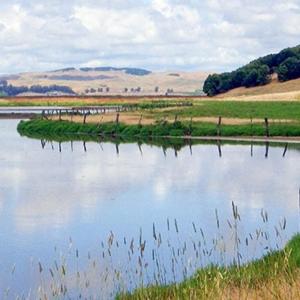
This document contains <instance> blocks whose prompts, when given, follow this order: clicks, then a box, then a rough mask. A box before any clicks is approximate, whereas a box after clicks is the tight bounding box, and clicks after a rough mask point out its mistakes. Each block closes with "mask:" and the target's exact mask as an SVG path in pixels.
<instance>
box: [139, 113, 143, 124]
mask: <svg viewBox="0 0 300 300" xmlns="http://www.w3.org/2000/svg"><path fill="white" fill-rule="evenodd" d="M142 120H143V115H141V116H140V119H139V126H141V125H142Z"/></svg>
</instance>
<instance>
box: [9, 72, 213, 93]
mask: <svg viewBox="0 0 300 300" xmlns="http://www.w3.org/2000/svg"><path fill="white" fill-rule="evenodd" d="M172 73H174V72H155V73H151V74H149V75H147V76H133V75H129V74H126V73H124V72H122V71H107V72H94V71H93V72H82V71H79V70H76V71H68V72H55V73H54V72H44V73H23V74H20V78H18V79H15V80H9V83H11V84H13V85H16V86H22V85H26V86H31V85H36V84H40V85H53V84H57V85H67V86H70V87H71V88H72V89H73V90H74V91H75V92H77V93H83V92H84V91H85V89H90V88H94V89H98V88H101V87H109V88H110V92H109V93H108V94H116V93H117V94H123V92H124V88H128V89H129V90H130V89H131V88H137V87H141V88H142V92H141V93H138V94H155V92H154V89H155V87H156V86H158V87H159V88H160V89H159V91H160V92H159V93H160V94H165V92H166V91H167V89H173V90H174V92H175V93H192V92H194V91H195V90H198V89H201V88H202V86H203V83H204V80H205V79H206V77H207V76H208V73H207V72H175V73H176V74H178V75H179V76H172V75H170V74H172ZM53 75H55V76H66V75H68V76H82V77H90V78H91V79H92V78H93V77H94V79H95V77H96V76H105V77H110V78H107V79H96V80H94V79H93V80H84V81H83V80H57V79H55V80H53V79H51V77H52V76H53ZM103 94H106V93H103ZM126 94H127V93H126ZM128 94H130V92H129V93H128Z"/></svg>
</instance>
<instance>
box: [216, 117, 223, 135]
mask: <svg viewBox="0 0 300 300" xmlns="http://www.w3.org/2000/svg"><path fill="white" fill-rule="evenodd" d="M221 124H222V117H221V116H220V117H219V120H218V125H217V135H218V136H221Z"/></svg>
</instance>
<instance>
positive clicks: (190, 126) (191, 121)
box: [189, 117, 193, 135]
mask: <svg viewBox="0 0 300 300" xmlns="http://www.w3.org/2000/svg"><path fill="white" fill-rule="evenodd" d="M192 130H193V117H191V120H190V124H189V135H192Z"/></svg>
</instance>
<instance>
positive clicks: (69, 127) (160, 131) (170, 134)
mask: <svg viewBox="0 0 300 300" xmlns="http://www.w3.org/2000/svg"><path fill="white" fill-rule="evenodd" d="M282 127H283V126H282ZM290 128H291V133H295V132H296V133H298V132H299V133H300V128H298V126H297V127H296V131H295V132H293V131H292V130H295V127H290ZM17 129H18V131H19V133H21V134H23V135H26V134H29V135H33V134H35V133H37V134H45V135H51V134H54V135H57V136H68V135H70V136H71V135H78V136H93V137H114V138H118V137H120V138H131V139H139V138H143V139H145V138H149V139H152V138H158V139H173V140H174V139H176V140H195V141H196V140H198V141H201V140H202V141H209V140H210V141H217V142H218V141H236V142H263V143H290V144H300V134H297V135H292V134H290V135H288V136H284V135H270V136H269V137H267V136H265V135H264V128H263V127H261V126H257V127H256V128H254V129H255V130H256V133H259V134H258V135H256V134H253V135H247V134H245V133H247V131H248V130H249V126H242V125H232V126H226V125H225V126H224V127H223V128H222V131H221V133H223V132H225V133H226V135H222V134H221V135H219V134H218V133H219V130H218V128H216V126H215V125H213V124H209V125H208V124H195V127H193V128H191V127H188V126H186V125H184V124H182V123H180V122H176V123H172V124H171V123H165V124H156V125H125V124H122V123H117V124H116V123H101V124H90V123H87V124H80V123H74V122H70V121H53V120H43V119H33V120H29V121H22V120H21V122H20V123H19V124H18V128H17ZM287 129H289V128H287V127H283V128H280V127H279V128H276V130H277V131H276V130H275V132H279V133H280V130H281V131H282V132H283V131H285V130H287ZM187 130H190V134H188V135H187V134H186V131H187ZM251 130H253V127H251ZM230 132H233V133H235V132H236V133H242V134H241V135H240V134H235V135H229V134H228V133H230ZM196 133H203V135H201V134H198V135H197V134H196ZM209 133H210V134H209Z"/></svg>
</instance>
